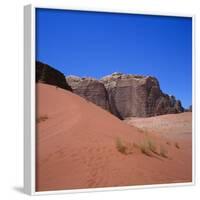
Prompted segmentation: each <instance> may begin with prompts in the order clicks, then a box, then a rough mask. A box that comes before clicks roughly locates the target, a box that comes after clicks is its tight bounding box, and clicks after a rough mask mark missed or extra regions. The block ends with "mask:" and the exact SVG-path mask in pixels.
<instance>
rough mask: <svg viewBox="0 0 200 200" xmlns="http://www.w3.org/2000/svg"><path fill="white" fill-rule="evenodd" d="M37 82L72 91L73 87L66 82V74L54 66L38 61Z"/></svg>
mask: <svg viewBox="0 0 200 200" xmlns="http://www.w3.org/2000/svg"><path fill="white" fill-rule="evenodd" d="M36 82H42V83H46V84H49V85H55V86H58V87H60V88H63V89H66V90H69V91H72V88H71V87H70V86H69V85H68V83H67V82H66V79H65V76H64V74H62V73H61V72H60V71H58V70H56V69H54V68H53V67H51V66H49V65H47V64H44V63H42V62H38V61H37V62H36Z"/></svg>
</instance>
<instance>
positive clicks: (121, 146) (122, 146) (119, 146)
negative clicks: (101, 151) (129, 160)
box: [116, 138, 127, 154]
mask: <svg viewBox="0 0 200 200" xmlns="http://www.w3.org/2000/svg"><path fill="white" fill-rule="evenodd" d="M116 148H117V150H118V151H119V152H120V153H122V154H127V147H126V146H125V144H123V142H122V141H121V139H120V138H117V140H116Z"/></svg>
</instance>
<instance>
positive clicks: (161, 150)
mask: <svg viewBox="0 0 200 200" xmlns="http://www.w3.org/2000/svg"><path fill="white" fill-rule="evenodd" d="M167 154H168V152H167V150H166V149H165V148H164V147H163V146H160V156H162V157H163V158H168V155H167Z"/></svg>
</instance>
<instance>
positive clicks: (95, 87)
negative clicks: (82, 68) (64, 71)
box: [66, 76, 110, 111]
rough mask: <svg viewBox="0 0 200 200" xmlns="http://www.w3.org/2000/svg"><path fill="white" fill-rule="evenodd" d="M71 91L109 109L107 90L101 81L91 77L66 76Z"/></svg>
mask: <svg viewBox="0 0 200 200" xmlns="http://www.w3.org/2000/svg"><path fill="white" fill-rule="evenodd" d="M66 80H67V82H68V84H69V85H70V86H71V87H72V89H73V92H74V93H75V94H77V95H79V96H81V97H83V98H85V99H87V100H88V101H91V102H93V103H95V104H96V105H98V106H101V107H102V108H104V109H106V110H108V111H110V108H109V101H108V94H107V90H106V88H105V86H104V84H103V83H101V82H100V81H98V80H95V79H93V78H80V77H77V76H68V77H66Z"/></svg>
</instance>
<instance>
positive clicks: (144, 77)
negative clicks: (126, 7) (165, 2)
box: [24, 5, 195, 195]
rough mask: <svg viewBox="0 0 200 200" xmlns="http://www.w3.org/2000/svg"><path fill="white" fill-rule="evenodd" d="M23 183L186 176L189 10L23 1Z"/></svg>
mask: <svg viewBox="0 0 200 200" xmlns="http://www.w3.org/2000/svg"><path fill="white" fill-rule="evenodd" d="M24 30H25V34H24V41H25V43H24V44H25V46H24V57H25V61H24V74H25V77H24V82H25V84H24V92H25V98H24V111H25V112H24V116H25V121H24V124H25V127H24V144H25V148H24V188H25V191H26V193H28V194H31V195H37V194H55V193H66V192H88V191H102V190H115V189H116V190H119V189H134V188H146V187H167V186H177V185H179V186H182V185H191V184H194V178H195V174H194V172H195V171H194V169H195V168H194V154H195V152H194V137H195V132H194V122H195V118H194V116H195V115H194V112H195V101H194V90H193V89H194V78H193V74H194V70H195V68H194V16H193V15H190V16H188V15H181V14H166V13H145V12H141V13H138V12H134V11H118V10H100V9H96V10H90V9H79V10H78V9H71V8H63V7H44V6H35V5H28V6H25V9H24Z"/></svg>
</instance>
